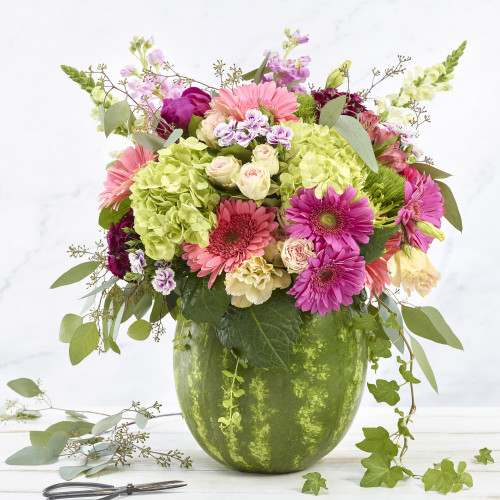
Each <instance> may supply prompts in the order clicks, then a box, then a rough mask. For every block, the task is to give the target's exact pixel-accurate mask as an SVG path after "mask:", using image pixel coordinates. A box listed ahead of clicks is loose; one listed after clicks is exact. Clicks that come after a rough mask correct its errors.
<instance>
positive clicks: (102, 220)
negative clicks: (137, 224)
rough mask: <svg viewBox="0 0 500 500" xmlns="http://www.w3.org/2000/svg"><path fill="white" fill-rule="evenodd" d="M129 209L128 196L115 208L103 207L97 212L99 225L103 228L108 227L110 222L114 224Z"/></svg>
mask: <svg viewBox="0 0 500 500" xmlns="http://www.w3.org/2000/svg"><path fill="white" fill-rule="evenodd" d="M129 210H130V198H125V199H124V200H122V201H121V202H120V205H119V206H118V208H117V209H116V210H115V209H114V208H112V207H104V208H103V209H102V210H101V212H100V214H99V225H100V226H101V227H102V228H103V229H109V228H110V227H111V223H114V224H116V223H117V222H119V221H120V219H121V218H122V217H123V216H124V215H125V214H126V213H127V212H128V211H129Z"/></svg>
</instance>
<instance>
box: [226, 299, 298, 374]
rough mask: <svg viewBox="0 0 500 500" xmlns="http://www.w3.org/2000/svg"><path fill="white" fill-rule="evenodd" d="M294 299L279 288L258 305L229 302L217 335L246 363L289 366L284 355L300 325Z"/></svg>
mask: <svg viewBox="0 0 500 500" xmlns="http://www.w3.org/2000/svg"><path fill="white" fill-rule="evenodd" d="M294 300H295V299H294V298H293V297H291V296H290V295H287V294H286V293H285V292H284V291H281V290H280V291H275V292H274V293H273V295H272V296H271V298H270V299H269V300H267V301H266V302H264V303H263V304H261V305H258V306H256V305H252V306H250V307H246V308H244V309H241V308H238V307H234V306H230V307H229V309H228V311H227V313H226V314H225V315H224V317H223V319H222V324H221V327H220V328H219V329H218V330H217V336H218V337H219V340H220V341H221V343H222V345H223V346H224V347H226V348H228V349H233V350H234V352H235V353H236V354H237V355H238V356H239V357H241V358H242V359H243V360H244V361H246V362H247V363H250V364H252V365H256V366H259V367H263V368H270V367H271V366H280V367H282V368H284V369H285V370H289V365H288V357H289V355H290V354H291V352H292V350H293V346H294V345H295V344H296V342H297V340H298V338H299V334H300V325H301V317H300V309H298V308H296V307H295V306H294Z"/></svg>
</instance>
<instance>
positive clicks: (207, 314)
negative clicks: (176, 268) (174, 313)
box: [180, 274, 231, 328]
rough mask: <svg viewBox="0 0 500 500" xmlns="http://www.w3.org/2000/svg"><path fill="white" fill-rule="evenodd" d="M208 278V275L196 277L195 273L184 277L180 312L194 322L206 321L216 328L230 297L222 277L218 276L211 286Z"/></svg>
mask: <svg viewBox="0 0 500 500" xmlns="http://www.w3.org/2000/svg"><path fill="white" fill-rule="evenodd" d="M208 280H209V277H208V276H206V277H205V278H198V277H197V276H196V275H195V274H190V275H189V276H188V277H187V278H186V285H185V287H184V290H183V292H182V299H181V307H180V313H181V314H182V315H183V316H184V317H185V318H187V319H190V320H192V321H195V322H196V323H208V324H210V325H212V326H214V327H215V328H218V327H219V326H220V324H221V320H222V316H223V315H224V313H225V312H226V311H227V308H228V307H229V302H230V300H231V297H230V296H229V295H228V294H227V292H226V287H225V286H224V280H223V278H221V277H218V278H217V279H216V280H215V281H214V283H213V285H212V287H211V288H208Z"/></svg>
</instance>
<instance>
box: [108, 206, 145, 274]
mask: <svg viewBox="0 0 500 500" xmlns="http://www.w3.org/2000/svg"><path fill="white" fill-rule="evenodd" d="M133 227H134V214H133V212H132V209H130V210H129V211H128V212H127V213H126V214H125V215H124V216H123V217H122V218H121V219H120V220H119V222H118V223H117V224H115V223H114V222H112V223H111V227H110V228H109V231H108V235H107V237H106V238H107V240H108V263H107V264H106V267H107V268H108V270H109V271H111V272H112V273H113V274H114V275H115V276H118V278H121V279H123V277H124V276H125V274H126V273H127V272H129V271H130V262H129V260H128V252H127V250H128V249H129V248H130V247H129V246H128V245H127V244H126V243H127V241H130V240H133V239H137V238H138V236H137V234H135V233H128V232H125V231H124V229H125V228H128V229H133Z"/></svg>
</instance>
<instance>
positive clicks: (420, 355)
mask: <svg viewBox="0 0 500 500" xmlns="http://www.w3.org/2000/svg"><path fill="white" fill-rule="evenodd" d="M410 342H411V349H412V351H413V354H414V355H415V359H416V360H417V363H418V364H419V366H420V369H421V370H422V373H423V374H424V375H425V378H426V379H427V380H428V382H429V384H431V387H432V388H433V389H434V390H435V391H436V392H438V386H437V382H436V377H435V376H434V372H433V371H432V368H431V365H430V363H429V360H428V359H427V356H426V355H425V352H424V350H423V348H422V346H421V345H420V343H419V342H418V341H417V339H415V338H414V337H411V336H410Z"/></svg>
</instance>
